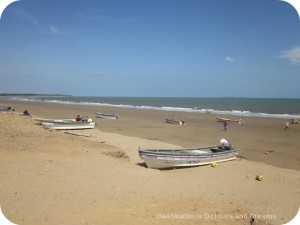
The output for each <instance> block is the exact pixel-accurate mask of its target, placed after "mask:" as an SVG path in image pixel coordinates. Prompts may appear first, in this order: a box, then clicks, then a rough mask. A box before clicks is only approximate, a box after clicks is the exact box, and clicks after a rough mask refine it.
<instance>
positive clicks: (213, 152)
mask: <svg viewBox="0 0 300 225" xmlns="http://www.w3.org/2000/svg"><path fill="white" fill-rule="evenodd" d="M238 153H239V149H235V148H233V147H229V148H223V147H220V146H211V147H200V148H189V149H175V150H170V149H139V155H140V157H141V158H142V159H143V160H144V161H145V163H146V165H147V167H148V168H153V169H167V168H174V167H191V166H200V165H208V164H212V163H217V162H225V161H229V160H234V159H236V156H237V155H238Z"/></svg>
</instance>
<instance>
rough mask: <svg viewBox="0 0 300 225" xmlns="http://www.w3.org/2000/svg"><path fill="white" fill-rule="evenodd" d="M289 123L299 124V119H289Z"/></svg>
mask: <svg viewBox="0 0 300 225" xmlns="http://www.w3.org/2000/svg"><path fill="white" fill-rule="evenodd" d="M291 124H300V119H291Z"/></svg>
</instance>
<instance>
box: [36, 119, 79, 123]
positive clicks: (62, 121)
mask: <svg viewBox="0 0 300 225" xmlns="http://www.w3.org/2000/svg"><path fill="white" fill-rule="evenodd" d="M34 120H36V121H38V122H40V123H41V124H42V123H64V122H65V123H69V122H75V121H76V120H75V119H44V118H34Z"/></svg>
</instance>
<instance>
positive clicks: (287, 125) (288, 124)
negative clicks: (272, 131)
mask: <svg viewBox="0 0 300 225" xmlns="http://www.w3.org/2000/svg"><path fill="white" fill-rule="evenodd" d="M289 126H290V123H289V122H286V123H285V128H284V130H287V129H289Z"/></svg>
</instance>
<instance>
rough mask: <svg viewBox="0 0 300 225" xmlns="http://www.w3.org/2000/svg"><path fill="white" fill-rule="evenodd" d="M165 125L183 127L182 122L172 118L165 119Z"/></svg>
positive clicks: (183, 123)
mask: <svg viewBox="0 0 300 225" xmlns="http://www.w3.org/2000/svg"><path fill="white" fill-rule="evenodd" d="M166 123H171V124H177V125H185V121H184V120H177V119H173V118H166Z"/></svg>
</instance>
